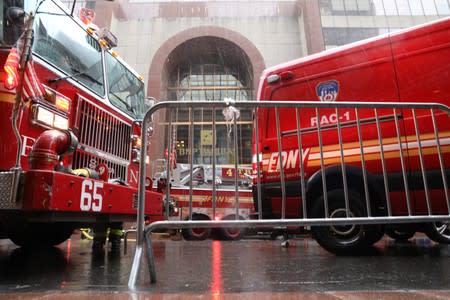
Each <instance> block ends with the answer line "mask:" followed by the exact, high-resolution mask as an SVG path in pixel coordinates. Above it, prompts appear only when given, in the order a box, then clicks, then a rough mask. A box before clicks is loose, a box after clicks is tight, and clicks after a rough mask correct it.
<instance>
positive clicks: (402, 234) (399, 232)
mask: <svg viewBox="0 0 450 300" xmlns="http://www.w3.org/2000/svg"><path fill="white" fill-rule="evenodd" d="M386 234H387V235H388V236H389V237H390V238H392V239H394V240H396V241H407V240H409V239H410V238H412V237H413V236H414V235H415V234H416V230H415V229H408V228H404V227H403V226H395V225H388V226H386Z"/></svg>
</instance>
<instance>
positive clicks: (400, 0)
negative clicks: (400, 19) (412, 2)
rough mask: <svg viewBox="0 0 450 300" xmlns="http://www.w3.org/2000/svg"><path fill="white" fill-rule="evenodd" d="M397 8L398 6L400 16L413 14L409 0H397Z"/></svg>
mask: <svg viewBox="0 0 450 300" xmlns="http://www.w3.org/2000/svg"><path fill="white" fill-rule="evenodd" d="M397 8H398V14H399V15H400V16H410V15H411V11H410V9H409V3H408V0H397Z"/></svg>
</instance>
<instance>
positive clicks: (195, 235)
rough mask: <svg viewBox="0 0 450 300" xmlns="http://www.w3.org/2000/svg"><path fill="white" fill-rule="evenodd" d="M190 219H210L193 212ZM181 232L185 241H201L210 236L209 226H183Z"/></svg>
mask: <svg viewBox="0 0 450 300" xmlns="http://www.w3.org/2000/svg"><path fill="white" fill-rule="evenodd" d="M192 220H205V221H209V220H210V219H209V217H208V216H206V215H202V214H193V215H192ZM181 234H182V235H183V238H184V239H185V240H187V241H203V240H206V239H207V238H209V237H210V236H211V228H184V229H183V230H182V231H181Z"/></svg>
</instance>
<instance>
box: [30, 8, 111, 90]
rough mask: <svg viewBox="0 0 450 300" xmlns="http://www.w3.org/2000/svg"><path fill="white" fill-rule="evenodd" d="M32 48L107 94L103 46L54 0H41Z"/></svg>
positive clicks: (90, 85)
mask: <svg viewBox="0 0 450 300" xmlns="http://www.w3.org/2000/svg"><path fill="white" fill-rule="evenodd" d="M43 15H45V18H41V16H43ZM62 20H63V21H62ZM33 51H34V52H35V53H36V54H37V55H39V56H41V57H42V58H43V59H45V60H47V61H48V62H49V63H51V64H53V65H54V66H55V67H57V68H58V69H60V70H61V71H63V72H65V73H66V74H67V75H68V76H70V78H71V79H73V80H75V81H78V82H79V83H81V84H83V85H84V86H86V87H87V88H89V89H91V90H92V91H94V92H95V93H97V94H98V95H101V96H103V95H104V92H105V88H104V78H103V68H102V55H101V48H100V45H99V44H98V43H97V41H96V40H95V39H94V38H93V37H91V36H90V35H88V34H87V32H86V31H85V30H84V29H83V28H82V27H80V26H79V25H78V24H77V23H76V22H74V21H73V20H72V19H71V18H70V17H69V16H68V15H66V13H65V12H64V11H63V10H62V9H61V8H59V7H58V6H56V5H55V4H54V3H53V2H52V1H44V2H42V4H41V6H40V7H39V10H38V11H37V13H36V19H35V21H34V43H33Z"/></svg>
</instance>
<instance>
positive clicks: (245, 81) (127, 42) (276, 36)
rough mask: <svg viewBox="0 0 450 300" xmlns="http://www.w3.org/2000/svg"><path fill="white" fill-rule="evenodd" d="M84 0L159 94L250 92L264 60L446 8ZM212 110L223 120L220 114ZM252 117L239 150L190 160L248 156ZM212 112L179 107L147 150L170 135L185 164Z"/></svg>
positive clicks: (430, 4) (433, 2)
mask: <svg viewBox="0 0 450 300" xmlns="http://www.w3.org/2000/svg"><path fill="white" fill-rule="evenodd" d="M85 2H86V3H85V6H89V7H92V8H95V10H96V12H97V20H96V22H97V24H98V25H99V26H101V27H102V26H108V27H109V28H110V29H111V31H112V32H114V34H115V35H116V36H117V38H118V40H119V44H118V47H117V48H116V50H117V52H119V54H120V55H121V56H122V57H123V58H124V59H125V61H127V62H128V63H129V64H130V65H131V66H133V67H134V68H135V69H136V70H137V71H138V72H140V74H141V75H143V76H144V78H145V80H146V83H147V93H148V96H151V97H154V98H156V99H157V101H166V100H206V101H208V100H224V99H225V98H231V99H234V100H251V99H254V97H255V94H256V90H257V86H258V80H259V76H260V74H261V72H262V71H263V70H264V69H265V68H267V67H270V66H273V65H276V64H279V63H282V62H286V61H289V60H292V59H296V58H299V57H302V56H306V55H308V54H312V53H315V52H319V51H323V50H326V49H329V48H333V47H336V46H339V45H343V44H347V43H350V42H354V41H357V40H361V39H365V38H369V37H373V36H376V35H379V34H383V33H386V32H391V31H395V30H398V29H400V28H405V27H410V26H413V25H416V24H421V23H424V22H427V21H431V20H434V19H436V18H442V17H446V16H448V15H449V14H450V8H449V0H209V1H200V0H191V1H171V0H165V1H164V0H159V1H157V0H115V1H114V2H106V1H85ZM78 5H83V3H82V2H79V3H78ZM191 118H194V119H193V120H191ZM216 118H217V120H218V121H219V122H220V121H223V116H221V114H220V113H218V114H217V115H216ZM251 118H252V116H251V113H250V112H241V115H240V120H239V130H238V139H239V141H240V143H239V144H240V145H242V146H241V148H242V149H240V151H239V157H238V158H236V157H234V156H233V155H230V154H229V153H230V151H229V149H230V145H229V139H227V138H224V139H217V141H210V140H208V142H207V143H205V144H201V143H199V144H196V145H193V147H192V148H193V149H194V150H193V151H194V152H195V155H194V162H193V163H198V164H210V163H211V160H210V159H211V155H210V153H211V149H212V147H215V148H216V153H219V157H218V161H217V162H216V163H219V164H230V163H234V161H235V160H236V159H237V160H239V163H250V161H251V135H252V119H251ZM211 119H212V115H211V113H210V114H207V113H203V112H201V111H200V112H195V113H194V114H190V113H189V112H188V111H186V110H182V109H179V110H177V111H176V112H175V114H173V119H172V122H173V124H174V126H175V128H176V129H175V130H174V132H173V133H168V132H165V129H164V128H165V127H164V126H161V128H160V129H158V127H156V128H155V137H154V138H153V139H152V141H153V143H152V146H151V150H150V156H151V157H162V154H161V153H163V151H164V149H166V148H167V145H166V144H167V142H166V140H167V139H165V138H164V137H166V136H167V135H169V134H170V135H172V136H175V140H176V143H175V148H176V152H177V160H178V162H188V160H189V157H190V153H189V150H188V149H189V145H187V136H188V135H189V130H190V128H189V126H191V125H190V124H193V126H194V135H195V136H198V137H202V136H207V135H208V133H210V131H211V130H212V128H211V126H210V125H208V122H210V121H211ZM166 121H167V115H158V116H157V118H156V120H155V124H162V123H164V122H166ZM191 121H192V122H191ZM217 130H218V131H219V132H217V133H216V136H219V137H226V136H227V134H226V133H227V130H228V129H227V127H226V124H223V126H222V128H220V127H219V129H217ZM196 140H201V139H197V138H196ZM204 140H205V139H204Z"/></svg>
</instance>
